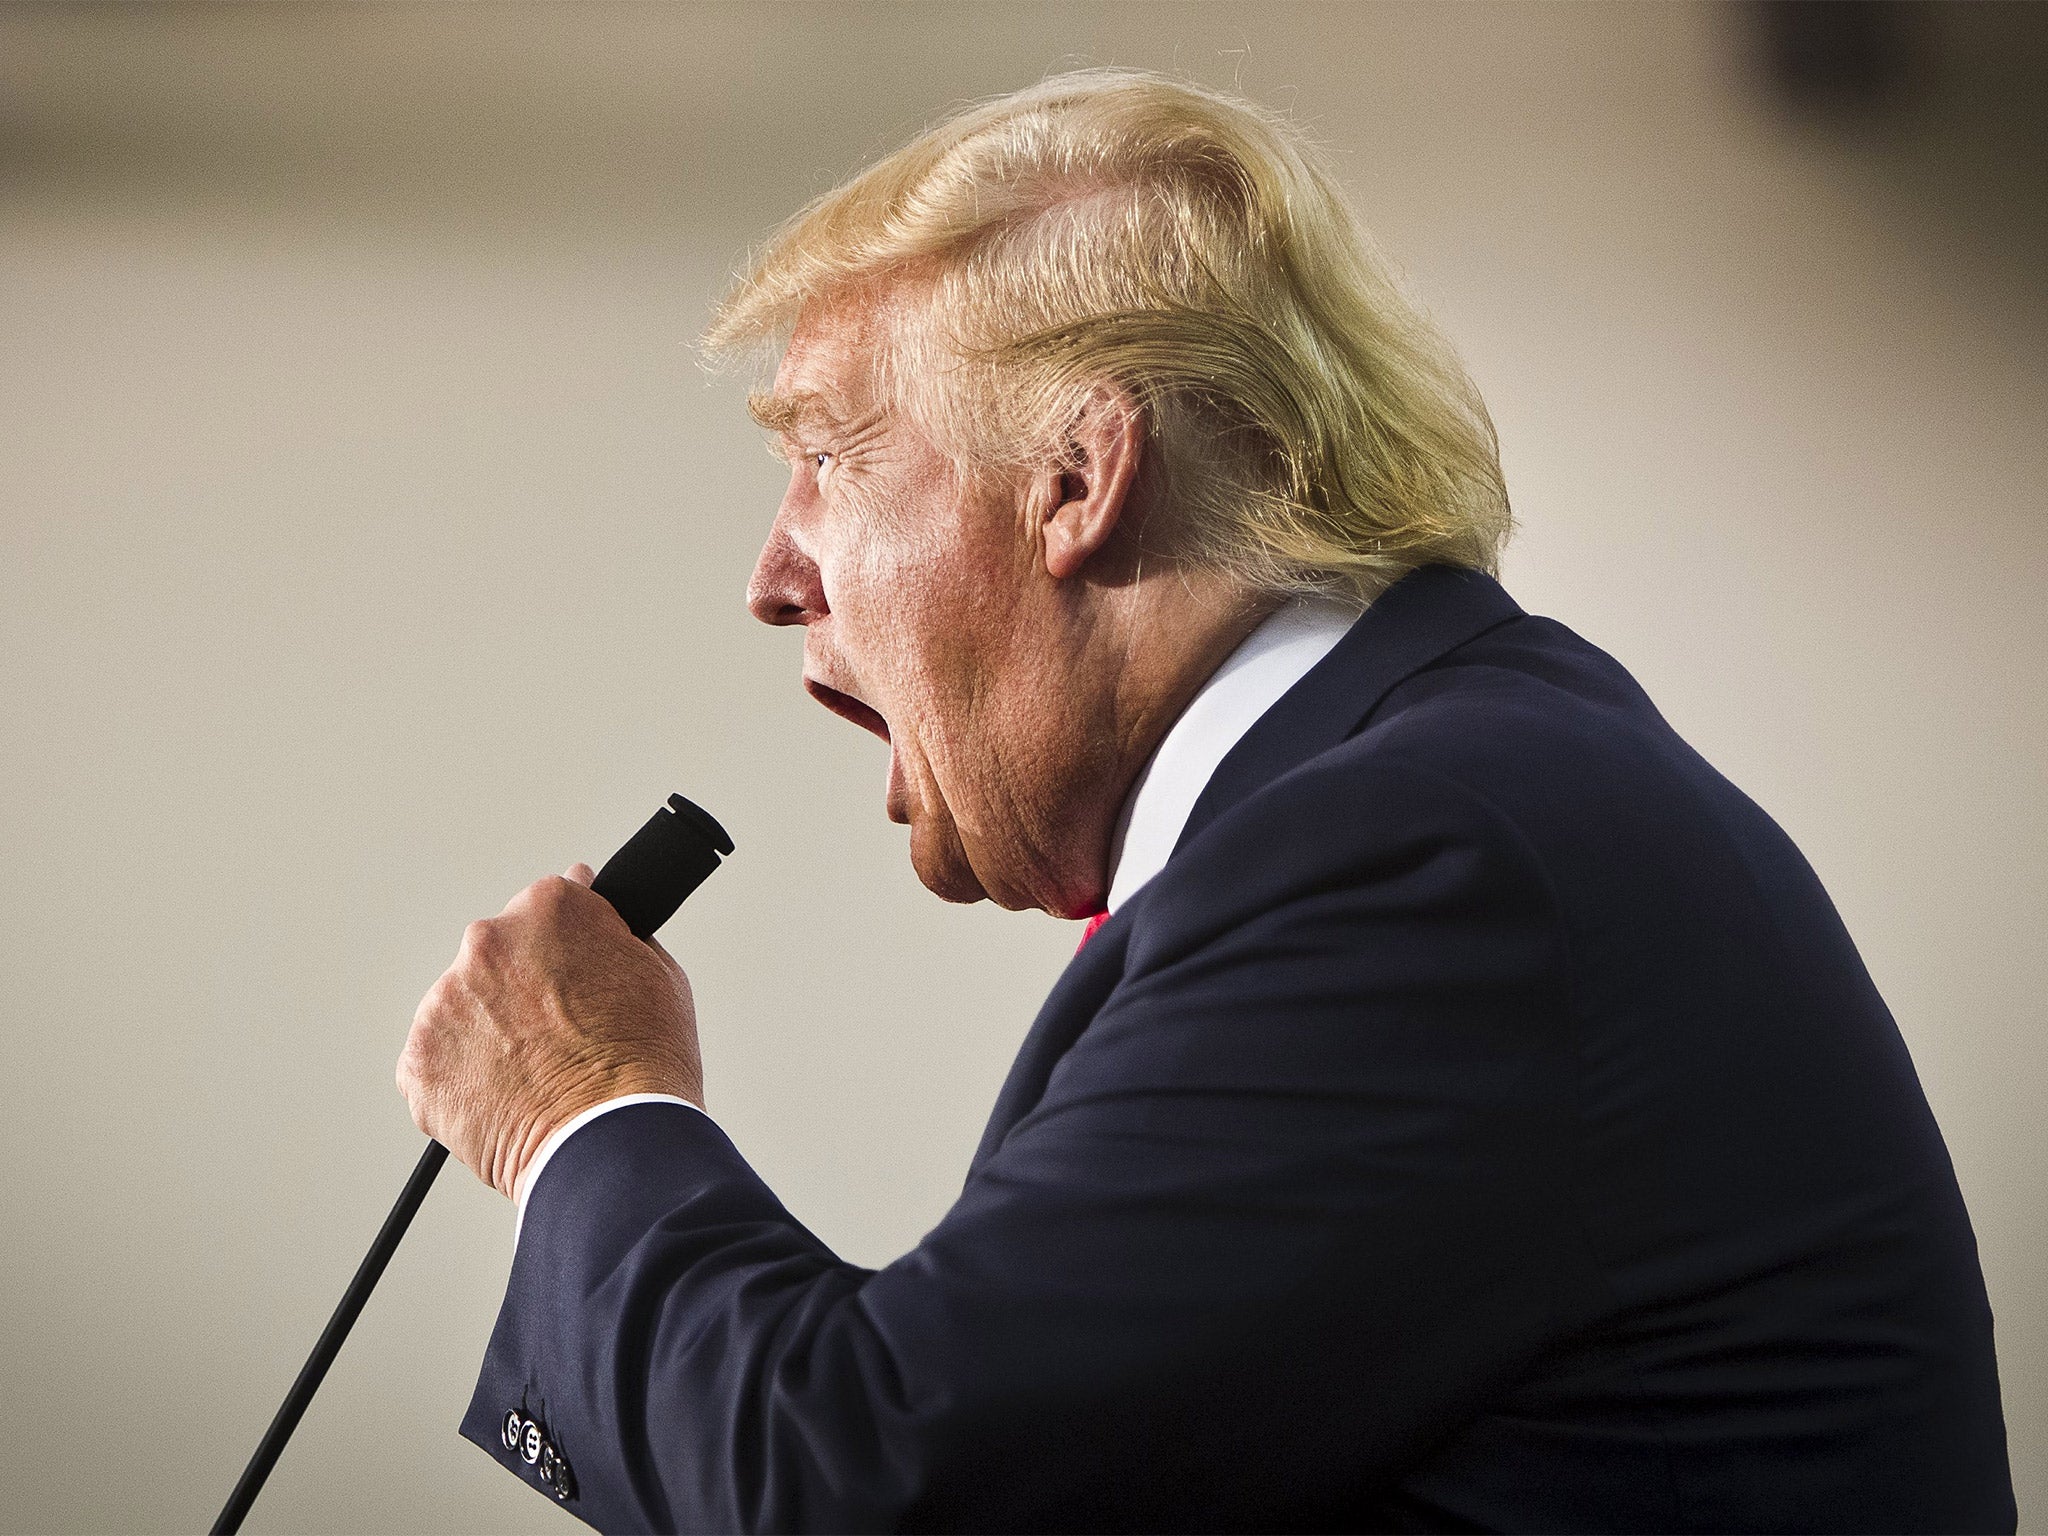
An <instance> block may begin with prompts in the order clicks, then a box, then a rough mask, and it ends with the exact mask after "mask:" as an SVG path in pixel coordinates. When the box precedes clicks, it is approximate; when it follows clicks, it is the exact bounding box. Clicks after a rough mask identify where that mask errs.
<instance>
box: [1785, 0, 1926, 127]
mask: <svg viewBox="0 0 2048 1536" xmlns="http://www.w3.org/2000/svg"><path fill="white" fill-rule="evenodd" d="M1751 15H1752V18H1753V21H1754V24H1755V27H1756V31H1757V43H1758V56H1759V59H1760V62H1761V63H1762V66H1763V71H1764V75H1765V77H1766V78H1767V79H1768V80H1769V82H1770V83H1771V85H1772V86H1773V87H1774V88H1775V89H1776V91H1777V93H1778V95H1779V96H1780V97H1781V98H1782V99H1783V100H1784V101H1785V102H1786V104H1787V105H1789V106H1791V107H1793V108H1794V109H1796V110H1801V111H1824V112H1825V111H1837V112H1839V111H1851V112H1854V111H1863V112H1881V111H1885V110H1888V109H1891V108H1894V107H1896V106H1897V105H1898V104H1899V103H1900V102H1901V101H1903V100H1906V99H1908V98H1909V97H1910V95H1911V93H1912V92H1913V91H1914V89H1915V88H1916V87H1917V86H1919V85H1920V84H1922V83H1923V82H1924V80H1925V70H1926V66H1927V60H1928V51H1929V50H1928V42H1929V39H1928V35H1927V34H1928V31H1929V27H1930V25H1931V23H1932V17H1931V16H1930V14H1929V7H1928V6H1926V5H1924V4H1916V3H1911V0H1758V3H1756V4H1755V5H1753V6H1752V7H1751Z"/></svg>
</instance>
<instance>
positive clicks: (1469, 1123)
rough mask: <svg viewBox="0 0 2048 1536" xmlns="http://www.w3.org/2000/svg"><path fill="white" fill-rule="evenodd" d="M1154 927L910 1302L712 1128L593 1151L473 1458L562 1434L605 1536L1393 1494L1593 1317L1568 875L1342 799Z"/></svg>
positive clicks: (1185, 1522) (1290, 1505)
mask: <svg viewBox="0 0 2048 1536" xmlns="http://www.w3.org/2000/svg"><path fill="white" fill-rule="evenodd" d="M1326 761H1327V760H1326ZM1139 901H1140V902H1141V903H1142V906H1138V907H1134V909H1133V912H1132V914H1131V915H1132V918H1133V922H1132V926H1131V929H1130V935H1129V940H1128V943H1129V948H1128V953H1127V956H1126V969H1125V975H1124V978H1123V980H1122V981H1121V982H1120V983H1119V984H1118V985H1117V987H1116V989H1115V990H1114V991H1113V992H1112V993H1111V994H1110V996H1109V998H1108V1000H1107V1001H1106V1003H1105V1004H1104V1005H1103V1007H1102V1008H1101V1009H1100V1010H1099V1012H1097V1014H1096V1015H1095V1017H1094V1018H1093V1020H1092V1021H1091V1022H1090V1023H1089V1024H1088V1026H1087V1028H1086V1029H1085V1030H1084V1031H1082V1033H1081V1034H1080V1036H1079V1038H1078V1039H1077V1041H1076V1042H1075V1044H1074V1045H1073V1046H1072V1048H1071V1049H1070V1050H1068V1051H1067V1052H1066V1054H1065V1055H1064V1056H1063V1057H1062V1058H1061V1059H1060V1062H1059V1065H1058V1067H1057V1068H1056V1069H1055V1070H1054V1071H1053V1073H1052V1075H1051V1078H1050V1080H1049V1082H1048V1085H1047V1088H1046V1092H1045V1094H1044V1096H1043V1098H1042V1099H1041V1100H1040V1101H1039V1103H1038V1104H1037V1105H1036V1107H1035V1108H1033V1109H1032V1110H1031V1111H1030V1112H1029V1113H1028V1114H1026V1115H1025V1116H1024V1117H1023V1118H1022V1119H1021V1120H1020V1121H1019V1122H1018V1123H1017V1125H1016V1126H1015V1127H1014V1128H1013V1129H1012V1130H1011V1131H1010V1133H1009V1134H1008V1136H1007V1137H1006V1138H1005V1139H1004V1141H1003V1142H1002V1143H1001V1145H1000V1146H999V1147H998V1148H997V1149H996V1151H995V1152H994V1154H993V1155H992V1156H990V1157H988V1158H986V1159H985V1160H984V1161H983V1163H982V1164H981V1165H980V1166H979V1168H978V1169H977V1171H976V1173H975V1174H974V1176H973V1177H972V1178H971V1179H970V1180H969V1183H968V1185H967V1187H966V1189H965V1190H964V1191H963V1193H962V1195H961V1198H960V1200H959V1201H958V1203H957V1204H956V1205H955V1206H954V1208H953V1209H952V1210H951V1211H950V1212H949V1213H948V1215H947V1216H946V1217H945V1219H944V1220H943V1221H942V1222H941V1223H940V1224H939V1226H937V1227H936V1228H935V1229H934V1230H933V1231H932V1232H931V1233H930V1234H929V1235H928V1236H927V1237H926V1239H925V1240H924V1241H923V1242H922V1243H921V1244H920V1245H919V1246H918V1247H917V1248H916V1249H915V1250H914V1251H913V1252H911V1253H909V1254H907V1255H906V1256H905V1257H903V1258H902V1259H900V1260H898V1261H897V1262H896V1263H894V1264H892V1265H890V1266H889V1267H888V1268H886V1269H883V1270H880V1271H869V1270H864V1269H860V1268H856V1267H854V1266H851V1265H848V1264H845V1263H842V1262H840V1261H839V1260H838V1259H837V1258H835V1257H834V1255H833V1254H832V1253H831V1252H829V1251H828V1250H827V1248H826V1247H825V1246H824V1245H823V1244H822V1243H821V1242H819V1241H818V1240H817V1239H816V1238H815V1237H814V1236H812V1235H811V1234H810V1233H809V1232H807V1231H806V1230H805V1229H804V1228H803V1227H802V1226H801V1225H799V1224H798V1223H797V1222H796V1221H795V1220H794V1219H793V1218H792V1217H791V1216H790V1215H789V1213H788V1212H787V1211H785V1210H784V1209H783V1207H782V1206H781V1204H780V1203H779V1202H778V1201H777V1200H776V1198H775V1197H774V1195H773V1194H772V1193H770V1191H769V1190H768V1189H767V1188H766V1187H765V1186H764V1185H763V1184H762V1183H761V1181H760V1180H759V1179H758V1178H757V1177H755V1175H754V1174H753V1173H752V1171H751V1170H750V1169H749V1168H748V1167H747V1165H746V1163H745V1162H744V1160H743V1159H742V1158H741V1157H740V1156H739V1154H738V1152H737V1151H736V1150H735V1149H734V1148H733V1147H732V1145H731V1143H730V1142H728V1141H727V1140H726V1138H725V1137H724V1135H723V1134H722V1133H721V1132H720V1131H719V1130H718V1128H717V1127H716V1126H715V1125H714V1124H713V1123H712V1122H710V1121H709V1120H707V1119H705V1118H704V1117H703V1116H701V1115H696V1114H692V1113H690V1112H688V1111H686V1110H682V1109H678V1108H675V1107H673V1106H667V1105H641V1106H636V1107H631V1108H627V1109H622V1110H620V1111H618V1112H617V1113H614V1114H611V1115H608V1116H606V1117H605V1118H604V1119H603V1120H601V1121H599V1122H597V1123H595V1124H593V1125H591V1126H589V1127H588V1128H586V1129H585V1130H584V1131H583V1132H582V1133H581V1134H579V1135H578V1136H576V1137H575V1138H573V1139H572V1140H571V1141H570V1142H568V1143H567V1144H565V1145H564V1147H563V1148H562V1150H561V1152H560V1154H559V1155H558V1156H557V1158H556V1159H555V1162H554V1164H553V1166H552V1167H551V1168H550V1169H549V1171H548V1174H547V1177H546V1179H545V1180H544V1181H542V1182H541V1183H540V1184H539V1185H538V1186H537V1187H536V1188H535V1189H534V1191H533V1196H532V1199H531V1202H530V1204H529V1206H528V1210H527V1216H526V1226H525V1230H524V1233H523V1235H522V1237H521V1241H520V1245H519V1249H518V1253H517V1257H516V1260H515V1263H514V1266H513V1274H512V1279H511V1284H510V1288H509V1292H508V1295H507V1298H506V1301H505V1305H504V1309H503V1311H502V1313H501V1315H500V1318H499V1321H498V1326H497V1330H496V1332H495V1334H494V1336H493V1338H492V1341H491V1346H490V1350H489V1354H488V1357H487V1359H486V1362H485V1367H484V1372H483V1377H482V1380H481V1381H480V1382H479V1385H478V1391H477V1396H476V1399H475V1401H474V1402H473V1403H472V1406H471V1411H470V1415H469V1417H468V1419H467V1420H466V1421H465V1425H464V1430H465V1433H467V1434H469V1435H470V1436H471V1437H472V1438H474V1439H476V1440H478V1442H479V1443H480V1444H483V1445H484V1446H485V1447H486V1449H488V1450H491V1451H492V1452H493V1454H495V1455H498V1456H499V1457H500V1459H502V1460H505V1461H506V1462H507V1463H508V1464H510V1465H512V1466H514V1467H515V1469H520V1464H519V1457H518V1455H517V1453H516V1452H514V1451H507V1450H506V1449H505V1448H504V1447H503V1445H502V1444H501V1443H500V1440H499V1422H500V1419H501V1418H502V1416H503V1415H504V1414H505V1413H506V1412H507V1411H508V1410H510V1409H515V1408H518V1407H519V1406H520V1405H521V1404H522V1402H523V1403H525V1404H526V1405H527V1410H528V1411H529V1412H530V1413H532V1414H533V1415H535V1416H536V1417H539V1418H542V1419H544V1420H545V1422H546V1423H547V1425H548V1427H549V1432H550V1434H551V1435H552V1436H553V1437H554V1443H556V1444H558V1445H559V1446H560V1447H561V1450H562V1453H563V1455H564V1456H565V1457H566V1458H567V1459H568V1461H569V1463H570V1464H571V1465H572V1466H573V1468H574V1473H575V1487H576V1499H575V1501H574V1502H573V1503H572V1504H571V1505H570V1508H571V1510H572V1511H573V1512H574V1513H577V1514H578V1515H580V1516H581V1517H582V1518H583V1519H585V1520H587V1521H590V1522H591V1523H592V1524H595V1525H598V1526H600V1527H601V1528H604V1529H607V1530H719V1531H729V1530H832V1531H853V1530H882V1529H919V1528H927V1529H930V1528H947V1529H987V1530H997V1529H1000V1530H1027V1529H1090V1530H1106V1529H1116V1528H1131V1527H1139V1526H1145V1527H1155V1528H1165V1527H1175V1526H1181V1527H1186V1526H1190V1525H1198V1526H1203V1527H1207V1528H1212V1529H1220V1528H1227V1527H1247V1526H1267V1527H1275V1526H1291V1527H1294V1528H1311V1527H1313V1526H1315V1525H1316V1524H1317V1523H1318V1521H1319V1512H1328V1515H1327V1518H1335V1517H1336V1512H1338V1511H1342V1510H1345V1509H1351V1510H1354V1511H1355V1510H1356V1509H1357V1508H1358V1506H1359V1503H1360V1501H1362V1500H1368V1499H1371V1498H1372V1497H1374V1496H1375V1494H1377V1493H1383V1492H1384V1491H1385V1490H1386V1489H1387V1488H1388V1487H1389V1486H1390V1485H1391V1483H1392V1482H1393V1481H1394V1480H1395V1479H1396V1478H1398V1477H1399V1476H1400V1475H1401V1473H1402V1472H1403V1471H1405V1470H1406V1469H1408V1468H1409V1467H1411V1466H1412V1465H1414V1464H1415V1463H1416V1462H1417V1461H1418V1460H1420V1459H1421V1458H1422V1457H1424V1456H1425V1455H1426V1454H1427V1453H1428V1451H1429V1450H1430V1449H1431V1447H1432V1446H1434V1445H1435V1444H1437V1443H1438V1442H1440V1441H1441V1440H1443V1439H1445V1438H1446V1437H1448V1436H1449V1435H1450V1434H1452V1433H1454V1432H1455V1431H1456V1430H1457V1429H1458V1428H1459V1427H1460V1425H1462V1424H1463V1423H1465V1422H1466V1421H1468V1420H1469V1419H1470V1418H1471V1417H1472V1416H1473V1415H1475V1414H1476V1413H1477V1412H1478V1411H1480V1409H1481V1408H1482V1407H1483V1405H1484V1404H1486V1403H1487V1402H1488V1401H1489V1400H1490V1398H1492V1397H1494V1396H1496V1395H1498V1393H1499V1392H1500V1391H1501V1389H1502V1388H1503V1387H1504V1386H1505V1385H1506V1384H1508V1383H1510V1382H1512V1381H1513V1380H1514V1379H1515V1377H1516V1376H1517V1374H1518V1373H1519V1372H1521V1371H1523V1370H1524V1369H1525V1368H1526V1367H1527V1365H1528V1364H1529V1362H1530V1361H1531V1360H1533V1359H1534V1358H1535V1357H1536V1356H1537V1355H1538V1353H1539V1352H1540V1351H1541V1350H1543V1348H1544V1347H1545V1346H1546V1345H1547V1344H1549V1343H1551V1342H1553V1341H1555V1340H1556V1339H1557V1338H1558V1337H1559V1336H1560V1334H1561V1333H1562V1332H1563V1331H1564V1330H1566V1329H1568V1328H1570V1327H1571V1326H1572V1324H1573V1322H1574V1321H1575V1318H1574V1313H1573V1303H1572V1300H1571V1298H1572V1297H1573V1296H1574V1295H1576V1294H1579V1293H1580V1291H1581V1289H1582V1287H1581V1284H1580V1281H1581V1279H1582V1277H1581V1276H1580V1274H1579V1272H1578V1265H1579V1263H1580V1261H1579V1260H1578V1258H1577V1257H1576V1254H1577V1253H1578V1246H1577V1243H1576V1240H1575V1238H1574V1237H1573V1235H1572V1233H1573V1227H1572V1221H1571V1214H1570V1201H1569V1198H1568V1194H1567V1189H1568V1170H1569V1164H1568V1158H1569V1146H1570V1135H1569V1108H1568V1106H1569V1102H1570V1095H1571V1087H1570V1081H1571V1080H1570V1073H1569V1068H1568V1061H1569V1055H1570V1043H1569V1039H1568V1037H1567V1020H1566V1010H1565V1007H1564V996H1563V987H1564V978H1563V963H1564V961H1563V956H1562V954H1561V953H1560V947H1559V945H1560V941H1559V939H1558V927H1557V923H1556V921H1555V918H1554V915H1553V911H1552V906H1551V902H1550V899H1549V895H1548V892H1547V887H1546V885H1545V882H1544V880H1543V877H1542V873H1541V871H1540V869H1539V868H1538V867H1537V866H1536V864H1535V862H1534V861H1533V859H1532V857H1531V856H1530V854H1529V853H1528V851H1527V849H1526V847H1525V845H1524V844H1523V842H1522V841H1521V839H1520V838H1519V837H1518V835H1517V834H1516V833H1515V830H1514V828H1513V827H1512V826H1510V825H1509V824H1508V823H1507V822H1505V821H1504V820H1503V819H1502V818H1501V817H1499V816H1498V815H1497V814H1496V813H1494V812H1493V811H1492V810H1490V809H1489V808H1488V807H1487V806H1486V805H1485V804H1484V803H1483V802H1481V801H1480V800H1478V799H1477V798H1476V797H1474V796H1473V795H1471V794H1468V793H1467V792H1465V791H1464V790H1462V789H1459V788H1457V787H1456V786H1453V785H1451V784H1449V783H1447V782H1446V781H1444V780H1442V779H1440V778H1437V777H1435V776H1433V775H1432V774H1430V773H1429V772H1427V771H1425V770H1421V769H1405V768H1400V767H1388V766H1384V765H1376V766H1373V767H1371V768H1369V769H1361V768H1358V767H1356V766H1353V767H1351V768H1349V769H1348V770H1347V769H1346V768H1345V767H1344V766H1343V765H1341V764H1339V765H1336V766H1324V765H1312V766H1311V768H1310V769H1308V770H1303V771H1300V772H1297V773H1296V774H1293V775H1291V776H1289V778H1287V779H1285V780H1282V781H1280V783H1279V784H1277V785H1274V786H1270V787H1269V788H1268V789H1267V790H1266V791H1264V792H1262V793H1261V794H1260V795H1259V796H1257V797H1255V798H1254V799H1253V800H1251V801H1249V802H1247V803H1246V804H1245V805H1244V806H1241V807H1239V808H1238V809H1237V810H1235V811H1234V812H1232V813H1231V814H1230V815H1228V816H1227V817H1225V818H1224V819H1222V820H1220V821H1218V822H1217V823H1216V824H1215V825H1213V826H1211V827H1210V828H1208V829H1207V830H1206V831H1205V832H1204V833H1203V834H1202V835H1201V836H1200V837H1199V838H1197V839H1196V840H1195V841H1193V842H1192V843H1190V844H1189V846H1187V847H1186V848H1184V849H1183V850H1181V852H1180V854H1179V855H1177V856H1176V858H1175V860H1174V862H1173V863H1172V864H1171V865H1169V866H1168V869H1167V871H1166V872H1165V873H1163V874H1162V875H1161V876H1160V877H1159V878H1158V879H1157V880H1156V881H1155V882H1154V888H1153V889H1150V890H1148V891H1147V892H1145V893H1142V894H1141V896H1140V898H1139ZM1098 942H1100V941H1098ZM1354 1518H1355V1516H1354Z"/></svg>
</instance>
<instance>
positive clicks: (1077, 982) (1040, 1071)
mask: <svg viewBox="0 0 2048 1536" xmlns="http://www.w3.org/2000/svg"><path fill="white" fill-rule="evenodd" d="M1143 896H1144V893H1143V892H1140V893H1139V894H1138V895H1137V896H1134V897H1132V898H1131V900H1130V901H1128V902H1126V903H1125V904H1124V907H1123V910H1121V911H1120V912H1118V913H1117V914H1116V915H1115V916H1114V917H1112V918H1111V919H1110V920H1109V921H1108V922H1106V923H1104V924H1103V925H1102V926H1101V927H1100V928H1098V929H1096V930H1095V937H1094V938H1092V939H1090V940H1089V941H1088V942H1087V944H1086V945H1085V946H1084V947H1083V948H1082V950H1081V952H1080V953H1079V954H1078V955H1076V956H1074V958H1073V959H1072V960H1071V961H1069V962H1068V963H1067V968H1066V969H1065V970H1064V971H1062V972H1061V973H1060V979H1059V980H1058V981H1056V982H1054V983H1053V988H1052V991H1051V993H1050V994H1048V995H1047V997H1046V999H1045V1003H1044V1005H1043V1006H1042V1007H1040V1009H1039V1010H1038V1017H1037V1018H1035V1019H1033V1020H1032V1021H1031V1033H1030V1034H1028V1035H1026V1036H1025V1037H1024V1044H1023V1046H1022V1047H1020V1048H1019V1050H1018V1052H1017V1059H1016V1060H1015V1061H1014V1062H1012V1063H1011V1064H1010V1075H1009V1076H1008V1077H1006V1078H1004V1079H1003V1090H1002V1092H1001V1093H999V1094H997V1095H996V1103H995V1108H994V1109H992V1110H991V1111H990V1112H989V1117H988V1125H987V1127H986V1128H984V1129H983V1131H982V1133H981V1145H980V1146H979V1147H977V1148H976V1149H975V1152H974V1161H973V1163H971V1164H970V1165H969V1166H968V1170H967V1176H968V1178H970V1179H972V1178H973V1177H974V1175H975V1174H976V1173H977V1172H978V1171H979V1170H980V1168H981V1165H982V1164H983V1163H985V1162H987V1161H988V1159H989V1158H990V1156H992V1155H993V1154H994V1152H995V1150H996V1148H997V1147H999V1146H1001V1145H1002V1142H1003V1138H1004V1137H1005V1136H1007V1135H1009V1134H1010V1130H1011V1128H1012V1127H1013V1126H1015V1125H1016V1123H1017V1122H1018V1121H1019V1120H1022V1119H1023V1118H1024V1117H1025V1116H1026V1115H1027V1114H1029V1113H1030V1112H1031V1110H1032V1107H1033V1106H1034V1105H1036V1104H1037V1103H1038V1101H1039V1100H1040V1099H1041V1098H1043V1097H1045V1085H1046V1083H1047V1082H1048V1081H1049V1080H1050V1079H1051V1077H1052V1069H1053V1068H1054V1067H1055V1066H1057V1065H1058V1064H1059V1059H1060V1058H1061V1057H1062V1056H1064V1055H1066V1054H1067V1050H1068V1048H1069V1047H1070V1046H1072V1045H1073V1043H1074V1041H1075V1040H1076V1039H1078V1038H1079V1037H1080V1034H1081V1031H1082V1030H1084V1029H1086V1028H1087V1027H1088V1023H1089V1021H1090V1020H1091V1019H1093V1018H1094V1017H1095V1014H1096V1011H1097V1010H1098V1009H1100V1008H1101V1007H1102V1005H1103V1003H1104V1002H1105V1001H1107V1000H1108V998H1109V994H1110V993H1112V992H1114V991H1115V990H1116V984H1117V983H1118V982H1119V981H1121V980H1123V975H1124V951H1125V949H1126V947H1127V946H1128V945H1129V942H1130V936H1131V917H1132V915H1133V913H1135V912H1136V911H1137V909H1138V908H1139V907H1140V906H1142V905H1143Z"/></svg>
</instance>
